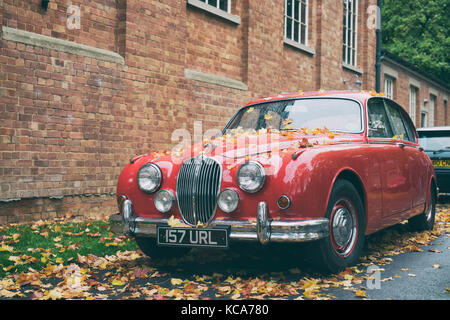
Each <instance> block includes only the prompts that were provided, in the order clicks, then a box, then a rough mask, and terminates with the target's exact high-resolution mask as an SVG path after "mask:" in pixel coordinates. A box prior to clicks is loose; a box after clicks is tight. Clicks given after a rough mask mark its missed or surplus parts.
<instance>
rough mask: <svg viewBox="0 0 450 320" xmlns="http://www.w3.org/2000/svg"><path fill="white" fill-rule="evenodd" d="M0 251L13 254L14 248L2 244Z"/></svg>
mask: <svg viewBox="0 0 450 320" xmlns="http://www.w3.org/2000/svg"><path fill="white" fill-rule="evenodd" d="M0 251H8V252H13V251H14V248H13V247H11V246H8V245H6V244H4V243H2V246H1V247H0Z"/></svg>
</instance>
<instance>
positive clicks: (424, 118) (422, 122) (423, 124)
mask: <svg viewBox="0 0 450 320" xmlns="http://www.w3.org/2000/svg"><path fill="white" fill-rule="evenodd" d="M420 126H421V127H422V128H423V127H426V126H427V112H426V111H422V112H421V113H420Z"/></svg>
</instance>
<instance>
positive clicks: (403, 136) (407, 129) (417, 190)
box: [385, 100, 428, 213]
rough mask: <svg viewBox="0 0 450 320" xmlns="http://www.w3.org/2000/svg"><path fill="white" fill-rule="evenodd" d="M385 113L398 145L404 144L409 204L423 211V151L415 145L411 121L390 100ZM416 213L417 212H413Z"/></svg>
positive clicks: (424, 165) (425, 177)
mask: <svg viewBox="0 0 450 320" xmlns="http://www.w3.org/2000/svg"><path fill="white" fill-rule="evenodd" d="M385 103H386V107H387V112H388V115H389V118H390V119H391V122H392V125H393V127H394V128H393V129H394V131H395V133H396V135H397V140H398V141H399V143H404V145H405V147H404V152H405V154H406V157H407V161H408V165H409V178H410V181H411V191H410V194H411V204H412V208H413V209H414V210H416V211H419V212H420V211H421V210H423V205H424V204H425V202H426V195H427V188H428V179H427V172H426V170H423V168H426V163H424V162H425V157H424V154H423V151H422V150H423V149H420V147H419V145H418V143H417V135H416V132H415V129H414V125H413V124H412V121H411V119H410V118H409V116H408V114H407V113H406V112H405V111H404V109H403V108H402V107H401V106H400V105H398V104H397V103H395V102H394V101H392V100H385ZM415 213H418V212H415Z"/></svg>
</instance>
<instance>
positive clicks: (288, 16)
mask: <svg viewBox="0 0 450 320" xmlns="http://www.w3.org/2000/svg"><path fill="white" fill-rule="evenodd" d="M291 1H292V6H291V7H292V9H291V12H290V13H289V14H288V12H287V9H288V6H287V3H288V0H284V37H285V38H286V39H289V40H291V41H294V42H297V43H300V44H303V45H304V46H308V32H309V28H308V23H309V0H291ZM295 2H299V5H298V20H296V19H295ZM302 4H304V5H305V21H302ZM288 19H291V34H290V35H288V34H287V31H288ZM295 24H298V41H297V40H295V39H294V29H295V28H294V26H295ZM302 26H304V27H305V42H304V43H303V42H302Z"/></svg>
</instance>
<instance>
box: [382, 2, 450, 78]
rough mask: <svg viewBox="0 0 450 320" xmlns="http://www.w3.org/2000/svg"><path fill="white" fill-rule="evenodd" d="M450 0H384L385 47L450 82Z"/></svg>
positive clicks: (383, 25)
mask: <svg viewBox="0 0 450 320" xmlns="http://www.w3.org/2000/svg"><path fill="white" fill-rule="evenodd" d="M449 4H450V0H414V1H411V0H384V1H383V9H382V11H383V12H382V14H383V19H382V27H383V47H384V48H386V49H387V50H388V51H389V52H391V53H393V54H395V55H397V56H399V57H400V58H402V59H404V60H406V61H408V62H410V63H411V64H413V65H415V66H417V67H418V68H419V69H421V70H423V71H425V72H427V73H429V74H431V75H433V76H435V77H437V78H439V79H440V80H442V81H443V82H446V83H449V82H450V54H449V52H450V18H449V17H450V11H449V10H450V5H449Z"/></svg>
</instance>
